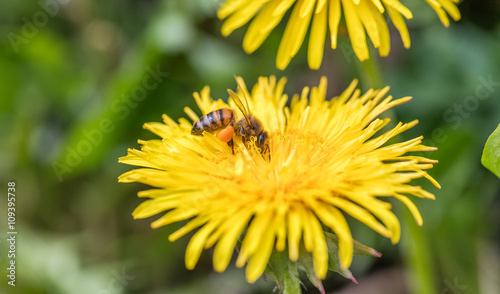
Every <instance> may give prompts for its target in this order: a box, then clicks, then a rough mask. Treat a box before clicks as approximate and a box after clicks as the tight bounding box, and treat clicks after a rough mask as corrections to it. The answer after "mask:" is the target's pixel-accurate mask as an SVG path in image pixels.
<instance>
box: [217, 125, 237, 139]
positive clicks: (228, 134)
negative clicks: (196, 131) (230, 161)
mask: <svg viewBox="0 0 500 294" xmlns="http://www.w3.org/2000/svg"><path fill="white" fill-rule="evenodd" d="M233 134H234V128H233V126H227V127H226V128H225V129H223V130H222V131H220V132H219V133H218V134H217V138H219V140H221V141H222V142H224V143H227V142H229V141H231V139H232V138H233Z"/></svg>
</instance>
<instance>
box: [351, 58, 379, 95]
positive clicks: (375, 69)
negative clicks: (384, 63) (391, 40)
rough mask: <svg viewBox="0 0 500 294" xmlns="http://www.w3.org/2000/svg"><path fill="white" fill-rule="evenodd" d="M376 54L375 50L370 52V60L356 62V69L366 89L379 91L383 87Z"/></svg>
mask: <svg viewBox="0 0 500 294" xmlns="http://www.w3.org/2000/svg"><path fill="white" fill-rule="evenodd" d="M377 54H378V53H377V52H375V50H371V52H370V56H371V57H370V58H369V59H368V60H365V61H357V63H356V64H357V68H358V71H359V77H360V79H361V82H362V83H363V85H364V86H366V87H367V88H368V89H369V88H372V89H381V88H382V87H384V84H383V81H382V78H381V75H380V68H379V64H378V55H377Z"/></svg>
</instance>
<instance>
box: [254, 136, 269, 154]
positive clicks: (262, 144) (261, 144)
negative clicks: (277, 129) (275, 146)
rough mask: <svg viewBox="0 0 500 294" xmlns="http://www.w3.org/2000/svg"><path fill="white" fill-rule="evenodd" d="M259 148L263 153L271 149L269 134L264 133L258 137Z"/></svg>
mask: <svg viewBox="0 0 500 294" xmlns="http://www.w3.org/2000/svg"><path fill="white" fill-rule="evenodd" d="M256 143H257V144H256V145H257V147H258V148H260V149H261V150H262V152H265V151H266V150H265V148H269V146H267V132H265V131H262V132H260V133H259V135H258V136H257V142H256Z"/></svg>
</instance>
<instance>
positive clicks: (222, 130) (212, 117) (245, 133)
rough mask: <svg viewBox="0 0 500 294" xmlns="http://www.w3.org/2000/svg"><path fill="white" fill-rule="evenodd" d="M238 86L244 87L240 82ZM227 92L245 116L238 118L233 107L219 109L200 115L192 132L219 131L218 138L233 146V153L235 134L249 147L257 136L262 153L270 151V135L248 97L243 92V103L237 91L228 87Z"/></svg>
mask: <svg viewBox="0 0 500 294" xmlns="http://www.w3.org/2000/svg"><path fill="white" fill-rule="evenodd" d="M236 82H238V80H236ZM238 87H239V88H240V89H243V88H242V87H241V86H240V85H239V83H238ZM227 92H228V93H229V96H230V97H231V99H232V100H233V101H234V103H235V104H236V106H237V107H238V109H239V110H240V111H241V113H242V114H243V118H241V119H239V120H236V111H234V110H232V109H229V108H221V109H217V110H214V111H212V112H210V113H207V114H205V115H204V116H202V117H200V118H199V119H198V120H197V121H196V122H195V123H194V125H193V128H192V129H191V134H192V135H195V136H203V132H204V131H205V132H209V133H211V134H214V133H216V132H218V134H217V138H218V139H219V140H221V141H222V142H224V143H227V144H228V145H229V146H230V147H231V149H232V151H233V154H234V142H233V136H236V137H237V138H239V139H241V141H242V142H243V144H245V146H246V147H247V148H250V143H251V142H252V140H254V138H255V146H256V147H257V148H259V149H260V150H261V154H265V153H266V152H268V151H269V144H268V142H267V139H268V135H267V132H266V131H265V130H264V129H263V127H262V123H261V122H260V121H259V120H258V119H257V118H256V117H255V116H254V115H252V114H251V113H250V112H249V107H248V101H247V97H246V96H245V94H244V93H243V95H244V96H243V97H244V100H245V104H243V102H242V101H241V99H240V97H239V96H238V95H237V94H236V93H234V92H233V91H232V90H230V89H228V90H227Z"/></svg>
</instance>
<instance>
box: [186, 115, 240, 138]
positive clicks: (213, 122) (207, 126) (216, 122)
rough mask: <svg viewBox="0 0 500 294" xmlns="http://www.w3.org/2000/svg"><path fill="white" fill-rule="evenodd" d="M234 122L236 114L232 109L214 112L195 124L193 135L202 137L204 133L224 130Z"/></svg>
mask: <svg viewBox="0 0 500 294" xmlns="http://www.w3.org/2000/svg"><path fill="white" fill-rule="evenodd" d="M232 121H234V114H233V111H232V110H231V109H228V108H222V109H218V110H214V111H212V112H210V113H207V114H205V115H204V116H202V117H200V119H198V120H197V121H196V122H195V123H194V125H193V128H192V129H191V134H192V135H196V136H201V135H203V131H205V132H209V133H214V132H216V131H218V130H222V129H224V128H225V127H227V125H229V124H230V123H231V122H232Z"/></svg>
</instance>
